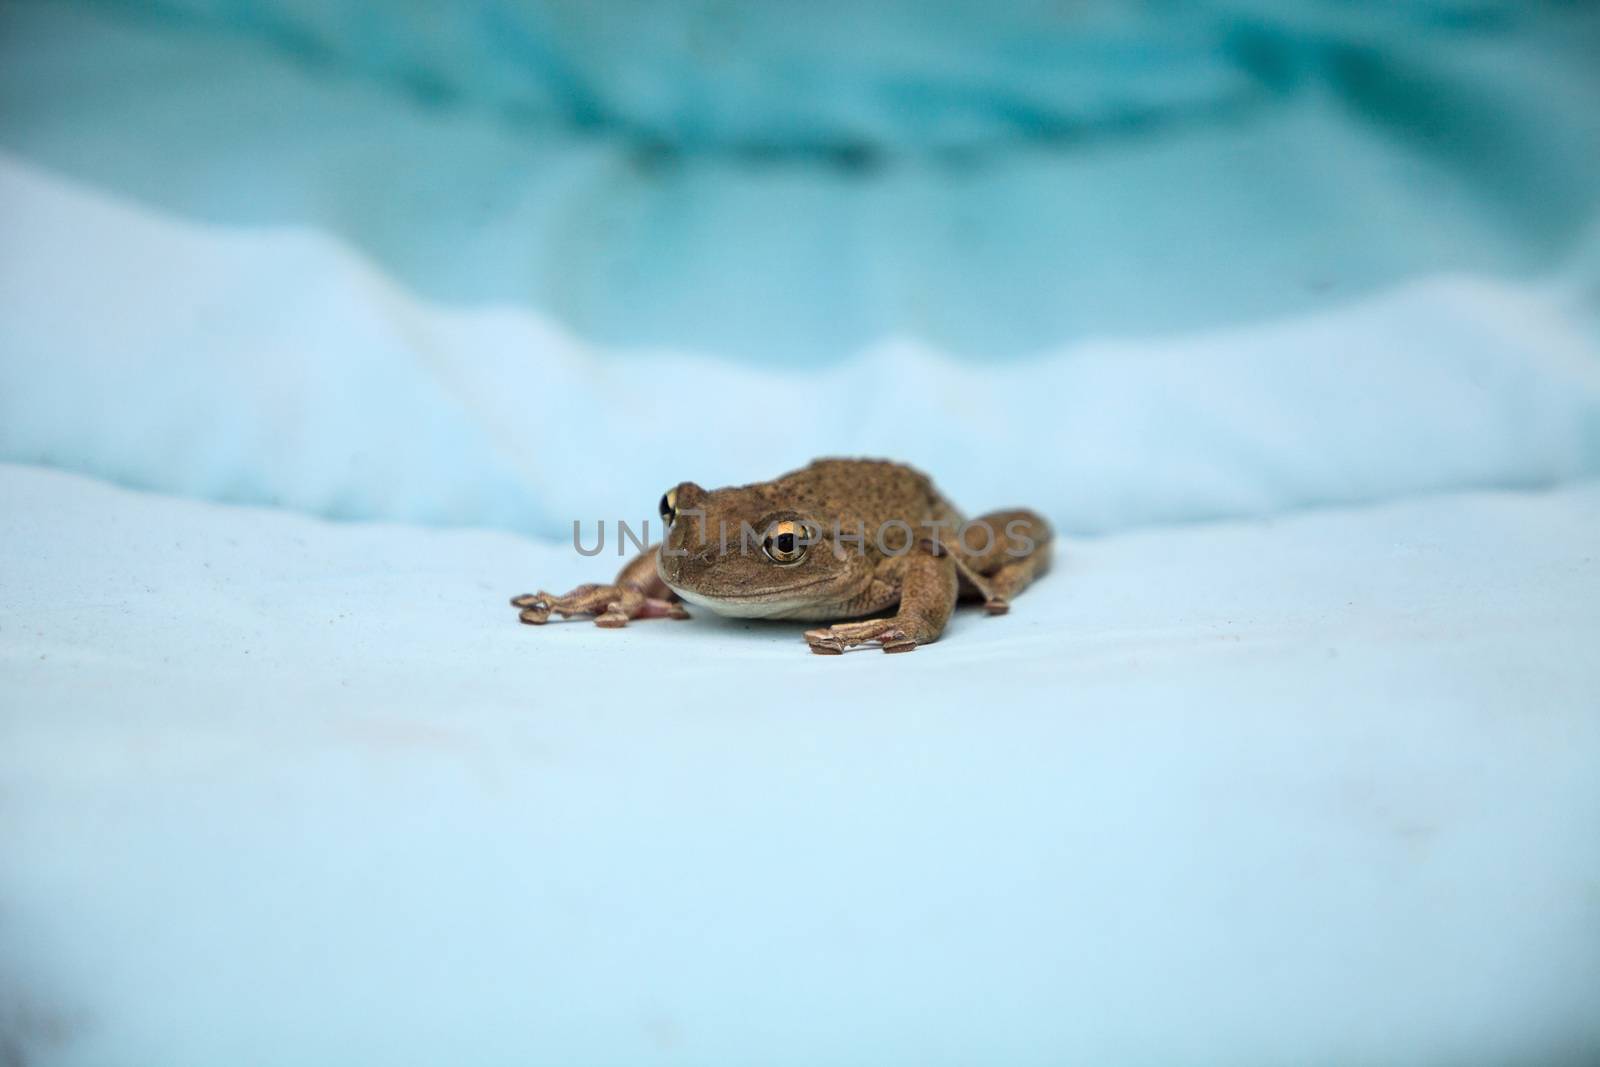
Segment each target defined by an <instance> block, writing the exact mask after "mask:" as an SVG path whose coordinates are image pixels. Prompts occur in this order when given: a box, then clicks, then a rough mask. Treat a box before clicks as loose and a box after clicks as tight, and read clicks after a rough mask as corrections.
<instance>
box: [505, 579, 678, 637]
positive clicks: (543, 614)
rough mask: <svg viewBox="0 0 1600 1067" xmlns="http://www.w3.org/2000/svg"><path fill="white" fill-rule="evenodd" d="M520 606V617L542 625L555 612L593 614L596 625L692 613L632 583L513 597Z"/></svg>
mask: <svg viewBox="0 0 1600 1067" xmlns="http://www.w3.org/2000/svg"><path fill="white" fill-rule="evenodd" d="M511 606H512V607H514V608H520V609H521V611H520V612H519V614H518V615H517V618H519V619H520V620H522V621H523V622H525V623H527V624H528V625H530V626H543V625H544V624H545V623H546V622H548V621H550V616H551V615H552V614H555V615H560V616H561V617H562V618H571V617H572V616H574V615H593V616H594V617H595V619H594V624H595V625H596V626H604V627H607V628H614V627H618V626H626V625H628V620H629V619H687V618H688V617H689V613H688V612H687V611H685V610H684V608H683V605H682V604H680V603H678V602H677V601H676V600H663V599H661V598H659V597H653V596H648V595H646V594H645V593H644V591H642V590H640V589H637V588H635V587H632V586H618V585H596V584H593V583H591V584H588V585H580V586H578V588H576V589H574V590H573V591H572V592H570V593H568V594H567V595H566V596H556V595H554V594H552V593H546V592H543V591H540V592H538V593H525V594H523V595H522V596H515V597H512V598H511Z"/></svg>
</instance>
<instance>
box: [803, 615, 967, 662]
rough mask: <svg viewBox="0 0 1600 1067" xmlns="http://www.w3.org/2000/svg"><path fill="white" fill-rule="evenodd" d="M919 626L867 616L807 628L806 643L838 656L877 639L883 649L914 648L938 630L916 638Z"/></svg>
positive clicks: (903, 649) (899, 649)
mask: <svg viewBox="0 0 1600 1067" xmlns="http://www.w3.org/2000/svg"><path fill="white" fill-rule="evenodd" d="M917 630H918V627H916V626H914V625H911V624H908V623H907V622H906V620H904V619H899V618H894V619H868V620H866V621H865V622H841V623H838V624H836V625H833V626H824V627H822V628H821V629H817V630H807V631H806V644H808V645H810V646H811V651H813V652H815V653H817V654H818V655H819V656H837V655H840V654H841V653H843V652H844V650H845V649H846V648H849V647H850V646H852V645H865V644H870V643H872V642H874V641H876V642H877V643H878V644H879V646H881V647H882V648H883V650H884V651H885V652H914V651H916V648H917V646H918V645H919V644H926V643H927V642H929V641H932V640H933V639H934V638H935V637H937V636H938V634H937V633H935V634H932V635H928V636H926V637H924V638H923V639H922V640H919V639H918V634H917Z"/></svg>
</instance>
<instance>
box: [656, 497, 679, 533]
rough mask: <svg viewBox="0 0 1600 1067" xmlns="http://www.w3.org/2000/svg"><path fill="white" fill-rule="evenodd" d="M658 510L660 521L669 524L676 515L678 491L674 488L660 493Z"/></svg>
mask: <svg viewBox="0 0 1600 1067" xmlns="http://www.w3.org/2000/svg"><path fill="white" fill-rule="evenodd" d="M660 510H661V521H662V522H663V523H665V524H666V525H668V526H671V525H672V523H673V520H675V519H676V518H677V517H678V491H677V490H676V489H668V490H667V491H666V492H665V493H662V494H661V508H660Z"/></svg>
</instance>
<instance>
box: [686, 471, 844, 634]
mask: <svg viewBox="0 0 1600 1067" xmlns="http://www.w3.org/2000/svg"><path fill="white" fill-rule="evenodd" d="M781 494H782V490H781V489H780V488H779V487H778V486H776V485H773V484H770V483H767V484H760V485H746V486H737V487H734V488H729V489H717V490H714V491H707V490H705V489H702V488H700V487H699V486H698V485H696V484H694V483H693V482H682V483H680V484H679V485H676V486H674V487H673V488H671V489H668V490H667V491H666V492H665V493H664V494H662V497H661V520H662V522H663V523H665V524H666V528H667V534H666V538H665V540H664V541H663V542H662V546H661V552H660V554H659V555H658V556H657V562H656V569H657V570H658V571H659V572H660V574H661V580H662V581H664V582H666V583H667V585H669V586H671V587H672V590H673V592H675V593H677V594H678V595H679V596H681V597H683V599H684V600H686V601H688V602H689V603H691V604H698V605H700V606H701V607H706V608H710V609H711V610H712V611H715V612H716V613H718V614H719V615H732V616H737V617H740V618H775V617H784V616H796V615H805V614H807V613H808V612H811V611H815V610H816V609H818V608H821V607H826V606H830V605H839V604H844V603H845V602H847V601H849V600H850V599H851V598H852V597H855V596H857V595H859V594H861V593H862V592H864V591H865V590H866V588H867V587H868V585H870V584H871V582H872V566H871V564H870V563H869V562H868V560H867V558H866V556H865V555H864V553H863V552H862V547H861V545H860V543H858V542H857V541H856V540H854V539H853V537H852V536H851V535H853V534H855V533H856V532H857V531H853V530H845V531H843V533H844V534H845V535H846V537H844V538H840V537H839V536H838V535H839V534H840V532H841V531H839V530H837V529H835V528H834V527H833V523H832V520H830V519H825V518H824V517H823V516H820V515H816V514H813V513H809V512H808V511H807V510H806V508H805V506H804V505H805V502H804V501H799V500H793V499H781V498H780V497H781Z"/></svg>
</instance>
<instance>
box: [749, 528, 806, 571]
mask: <svg viewBox="0 0 1600 1067" xmlns="http://www.w3.org/2000/svg"><path fill="white" fill-rule="evenodd" d="M761 547H762V549H763V550H764V551H765V552H766V554H767V558H768V559H770V560H771V561H772V562H774V563H782V564H786V565H787V564H790V563H799V562H800V561H801V560H802V559H804V558H805V555H806V550H807V549H809V548H810V547H811V542H810V540H809V539H808V538H807V537H806V528H805V527H804V526H803V525H801V524H800V523H798V522H795V521H794V520H793V519H784V520H783V521H781V522H775V523H773V524H772V526H771V528H770V529H768V531H767V539H766V541H765V542H764V543H763V544H762V546H761Z"/></svg>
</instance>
